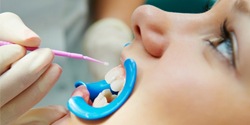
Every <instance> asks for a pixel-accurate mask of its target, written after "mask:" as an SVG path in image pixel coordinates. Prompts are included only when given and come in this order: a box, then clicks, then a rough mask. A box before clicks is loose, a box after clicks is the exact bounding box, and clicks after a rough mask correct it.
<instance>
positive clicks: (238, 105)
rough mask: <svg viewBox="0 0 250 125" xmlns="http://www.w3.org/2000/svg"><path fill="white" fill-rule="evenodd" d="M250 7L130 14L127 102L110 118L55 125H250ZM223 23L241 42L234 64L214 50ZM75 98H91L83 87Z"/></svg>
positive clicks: (238, 1) (238, 0)
mask: <svg viewBox="0 0 250 125" xmlns="http://www.w3.org/2000/svg"><path fill="white" fill-rule="evenodd" d="M242 2H244V3H243V4H242ZM235 5H237V7H235ZM249 8H250V1H249V0H230V1H228V0H220V1H219V2H217V3H216V5H215V6H214V7H213V8H212V9H211V10H209V11H207V12H205V13H201V14H180V13H169V12H164V11H162V10H160V9H157V8H155V7H152V6H148V5H145V6H140V7H139V8H137V9H136V10H135V12H134V13H133V16H132V28H133V31H134V34H135V39H134V41H133V42H132V43H131V44H130V45H129V46H127V47H125V48H124V50H123V52H122V56H121V57H122V60H125V59H127V58H132V59H134V60H135V61H136V63H137V71H138V73H137V81H136V86H135V89H134V91H133V93H132V95H131V96H130V98H129V99H128V100H127V102H126V103H125V104H124V105H123V106H122V107H121V108H120V109H119V110H117V111H116V112H115V113H114V114H113V115H111V116H109V117H107V118H104V119H101V120H96V121H87V120H83V119H78V118H76V117H75V116H74V115H73V114H70V115H69V114H68V115H67V116H65V117H64V118H63V119H61V120H59V121H58V122H56V123H58V124H60V123H62V124H63V123H69V122H70V123H71V124H91V123H93V124H108V125H109V124H150V125H151V124H164V125H224V124H225V125H248V124H250V119H249V118H250V113H249V112H250V100H249V98H250V86H249V83H250V77H249V76H250V66H249V65H250V58H249V56H248V53H250V52H249V51H250V41H249V33H250V23H249V22H250V18H249V17H250V16H249V15H250V13H249V10H250V9H249ZM243 11H244V12H243ZM225 21H226V23H225V27H226V30H227V31H228V32H232V33H233V34H235V37H236V41H235V43H234V45H233V46H234V47H233V49H234V50H233V56H234V58H233V61H232V62H234V63H232V64H231V63H230V62H231V61H230V60H229V59H228V58H226V57H224V56H223V54H222V53H221V51H219V50H217V48H216V47H217V44H218V41H219V40H220V39H221V36H222V34H223V33H222V32H221V29H222V28H221V27H222V26H223V24H224V22H225ZM209 41H210V42H209ZM211 41H217V42H214V43H211ZM219 42H220V41H219ZM76 93H77V94H76ZM73 95H82V96H83V95H85V99H86V97H87V96H88V93H87V90H86V89H84V88H83V89H82V93H81V92H79V91H78V92H75V93H74V94H73ZM86 101H88V99H86Z"/></svg>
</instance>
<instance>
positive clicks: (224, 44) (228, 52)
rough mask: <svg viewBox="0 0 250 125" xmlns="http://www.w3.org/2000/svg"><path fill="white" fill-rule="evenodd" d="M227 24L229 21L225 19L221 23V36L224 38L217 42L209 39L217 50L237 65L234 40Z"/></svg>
mask: <svg viewBox="0 0 250 125" xmlns="http://www.w3.org/2000/svg"><path fill="white" fill-rule="evenodd" d="M226 24H227V21H225V22H224V23H223V24H222V25H221V28H220V29H221V34H222V35H221V37H222V38H223V40H221V41H218V42H217V44H214V43H212V42H211V41H209V42H210V44H211V45H212V46H213V48H214V49H216V51H217V52H219V53H220V54H222V55H223V56H224V57H225V58H227V60H228V61H229V62H230V63H231V64H232V65H233V66H235V59H234V58H235V57H234V47H233V41H232V38H231V35H230V33H229V32H228V30H227V28H226V26H227V25H226ZM223 49H224V50H223Z"/></svg>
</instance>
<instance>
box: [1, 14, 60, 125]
mask: <svg viewBox="0 0 250 125" xmlns="http://www.w3.org/2000/svg"><path fill="white" fill-rule="evenodd" d="M0 40H2V41H8V42H13V43H16V44H13V45H5V46H0V93H1V94H0V109H1V110H0V116H1V120H0V122H1V124H7V123H9V122H10V121H13V120H15V119H16V118H18V117H19V116H20V115H22V114H23V113H25V112H26V111H27V110H28V109H30V108H31V107H33V106H34V105H35V104H37V103H38V102H39V101H40V100H41V99H42V98H43V97H44V96H45V94H46V93H48V91H49V90H50V89H51V88H52V86H53V85H54V84H55V82H56V81H57V79H58V78H59V76H60V74H61V68H60V67H59V66H58V65H57V64H52V60H53V53H52V52H51V50H50V49H38V50H35V51H33V52H30V53H29V54H27V55H25V54H26V50H25V48H24V47H22V46H21V45H23V46H28V47H38V46H39V44H40V38H39V37H38V35H36V34H35V33H34V32H33V31H31V30H30V29H29V28H28V27H27V26H25V25H24V24H23V22H22V20H21V19H20V18H19V17H18V16H17V15H15V14H13V13H8V12H7V13H2V14H0Z"/></svg>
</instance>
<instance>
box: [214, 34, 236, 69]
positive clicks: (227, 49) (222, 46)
mask: <svg viewBox="0 0 250 125" xmlns="http://www.w3.org/2000/svg"><path fill="white" fill-rule="evenodd" d="M216 49H217V51H218V52H220V53H221V54H222V55H223V56H224V57H226V58H227V59H228V60H229V62H230V63H231V64H234V47H233V41H232V39H231V36H230V37H228V38H224V40H222V41H221V42H220V43H219V44H218V45H217V46H216Z"/></svg>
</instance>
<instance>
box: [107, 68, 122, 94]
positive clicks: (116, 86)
mask: <svg viewBox="0 0 250 125" xmlns="http://www.w3.org/2000/svg"><path fill="white" fill-rule="evenodd" d="M124 74H125V73H124V69H123V68H122V66H121V65H120V66H118V67H115V68H113V69H111V70H110V71H109V72H108V73H107V74H106V76H105V80H106V82H107V83H109V84H110V87H111V89H112V90H113V91H115V92H118V91H120V90H122V87H123V84H124V81H125V80H124V77H125V75H124Z"/></svg>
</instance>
